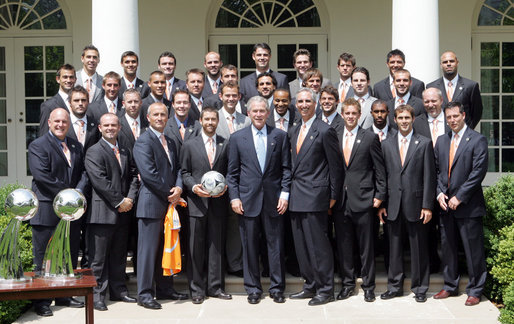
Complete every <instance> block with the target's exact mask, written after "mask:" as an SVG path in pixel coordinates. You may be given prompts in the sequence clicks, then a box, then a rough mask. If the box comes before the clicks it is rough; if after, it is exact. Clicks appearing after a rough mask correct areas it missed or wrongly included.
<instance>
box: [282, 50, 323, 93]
mask: <svg viewBox="0 0 514 324" xmlns="http://www.w3.org/2000/svg"><path fill="white" fill-rule="evenodd" d="M313 63H314V61H313V60H312V56H311V52H309V50H308V49H305V48H299V49H298V50H296V51H295V52H294V54H293V67H294V69H295V70H296V73H297V75H298V77H297V78H296V79H295V80H292V81H290V82H289V91H290V93H292V94H293V97H294V96H296V92H298V90H300V88H302V87H303V85H302V84H303V74H304V73H305V72H306V71H307V70H309V69H310V68H312V65H313ZM331 84H332V83H331V82H330V80H329V79H326V78H325V79H324V80H323V83H322V84H321V86H322V87H324V86H327V85H331Z"/></svg>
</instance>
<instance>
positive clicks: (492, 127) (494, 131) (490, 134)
mask: <svg viewBox="0 0 514 324" xmlns="http://www.w3.org/2000/svg"><path fill="white" fill-rule="evenodd" d="M480 132H481V133H482V135H484V136H485V137H486V138H487V144H488V145H489V146H491V145H499V143H500V142H499V140H498V138H499V134H500V129H499V123H497V122H482V126H480Z"/></svg>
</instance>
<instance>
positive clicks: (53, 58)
mask: <svg viewBox="0 0 514 324" xmlns="http://www.w3.org/2000/svg"><path fill="white" fill-rule="evenodd" d="M45 52H46V66H45V69H46V70H57V69H58V68H59V67H60V66H61V65H63V64H64V46H47V47H46V48H45Z"/></svg>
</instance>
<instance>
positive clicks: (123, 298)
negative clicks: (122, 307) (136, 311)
mask: <svg viewBox="0 0 514 324" xmlns="http://www.w3.org/2000/svg"><path fill="white" fill-rule="evenodd" d="M109 299H110V300H112V301H122V302H124V303H137V299H135V298H134V297H131V296H128V295H125V296H121V297H111V298H109Z"/></svg>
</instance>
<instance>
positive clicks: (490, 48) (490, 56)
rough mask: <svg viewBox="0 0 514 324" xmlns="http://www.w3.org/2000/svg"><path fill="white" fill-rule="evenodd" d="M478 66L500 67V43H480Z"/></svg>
mask: <svg viewBox="0 0 514 324" xmlns="http://www.w3.org/2000/svg"><path fill="white" fill-rule="evenodd" d="M480 65H481V66H498V65H500V43H498V42H495V43H481V44H480Z"/></svg>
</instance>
